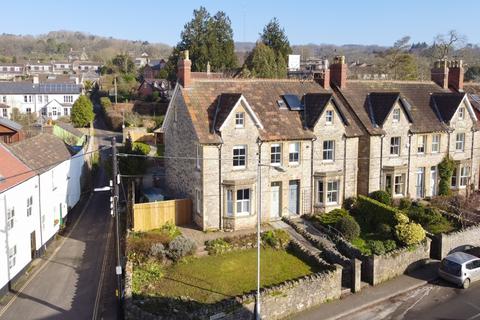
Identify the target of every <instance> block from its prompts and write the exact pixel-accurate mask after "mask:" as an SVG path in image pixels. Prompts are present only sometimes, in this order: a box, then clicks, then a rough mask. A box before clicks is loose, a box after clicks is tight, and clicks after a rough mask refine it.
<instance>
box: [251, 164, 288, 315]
mask: <svg viewBox="0 0 480 320" xmlns="http://www.w3.org/2000/svg"><path fill="white" fill-rule="evenodd" d="M261 167H270V168H273V169H275V170H277V171H278V172H285V171H286V170H285V169H284V168H283V167H281V166H275V165H272V164H265V163H261V162H260V159H258V163H257V297H256V301H255V319H257V320H260V319H261V317H260V238H261V235H260V224H261V223H262V190H261V189H262V187H261V183H262V178H261V173H262V172H261V170H260V168H261Z"/></svg>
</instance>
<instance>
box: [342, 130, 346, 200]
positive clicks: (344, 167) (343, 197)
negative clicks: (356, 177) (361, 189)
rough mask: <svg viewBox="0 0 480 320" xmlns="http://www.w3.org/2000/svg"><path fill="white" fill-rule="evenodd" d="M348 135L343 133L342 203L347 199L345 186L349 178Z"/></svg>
mask: <svg viewBox="0 0 480 320" xmlns="http://www.w3.org/2000/svg"><path fill="white" fill-rule="evenodd" d="M346 176H347V136H345V134H344V135H343V195H342V203H343V202H344V201H345V188H346V180H347V177H346Z"/></svg>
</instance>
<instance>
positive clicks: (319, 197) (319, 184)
mask: <svg viewBox="0 0 480 320" xmlns="http://www.w3.org/2000/svg"><path fill="white" fill-rule="evenodd" d="M324 182H325V181H324V180H322V179H319V180H317V204H319V205H323V203H324V202H325V195H324V192H325V188H324V185H323V184H324Z"/></svg>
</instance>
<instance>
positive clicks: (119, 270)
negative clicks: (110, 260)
mask: <svg viewBox="0 0 480 320" xmlns="http://www.w3.org/2000/svg"><path fill="white" fill-rule="evenodd" d="M112 153H113V154H112V162H113V165H112V168H113V177H112V180H113V214H114V216H115V238H116V247H117V248H116V249H117V266H116V268H115V273H116V275H117V290H116V296H117V303H118V308H119V314H122V295H123V291H122V262H121V256H120V226H119V221H118V193H119V192H118V184H119V183H120V175H119V174H118V167H117V165H118V163H117V141H116V139H115V137H113V138H112Z"/></svg>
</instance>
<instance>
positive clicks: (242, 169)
mask: <svg viewBox="0 0 480 320" xmlns="http://www.w3.org/2000/svg"><path fill="white" fill-rule="evenodd" d="M246 169H247V167H233V171H244V170H246Z"/></svg>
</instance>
